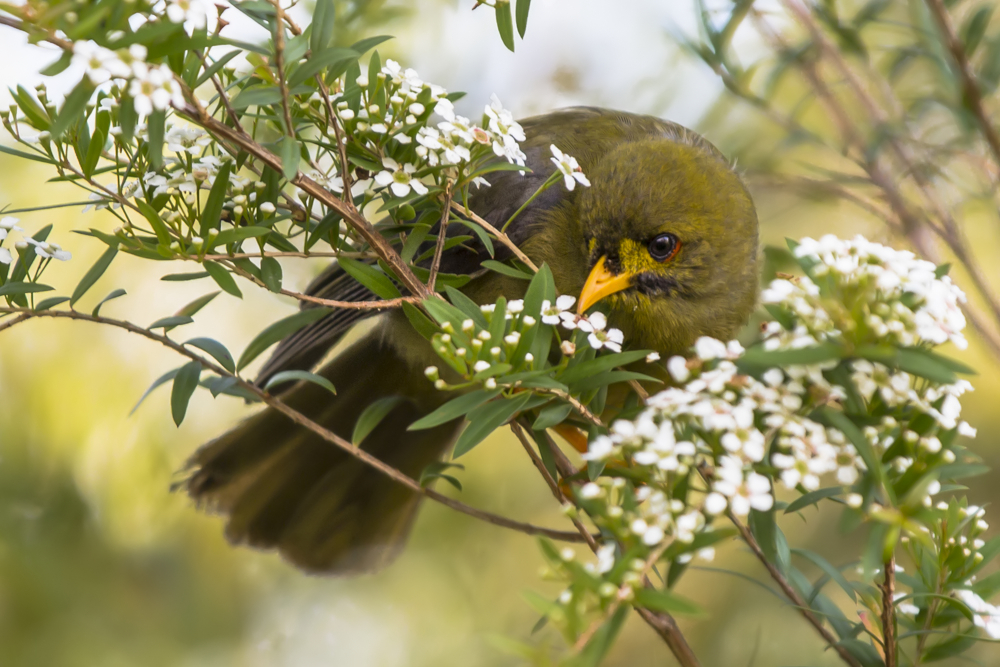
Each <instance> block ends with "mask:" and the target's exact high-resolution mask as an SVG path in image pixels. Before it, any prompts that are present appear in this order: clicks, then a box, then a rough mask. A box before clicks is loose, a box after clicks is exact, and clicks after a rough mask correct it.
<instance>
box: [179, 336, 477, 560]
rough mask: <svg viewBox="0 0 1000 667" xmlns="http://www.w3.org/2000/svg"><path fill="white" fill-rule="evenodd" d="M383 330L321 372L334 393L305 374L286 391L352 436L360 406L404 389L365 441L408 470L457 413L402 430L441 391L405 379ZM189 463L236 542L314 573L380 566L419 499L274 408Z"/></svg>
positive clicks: (447, 431) (446, 440)
mask: <svg viewBox="0 0 1000 667" xmlns="http://www.w3.org/2000/svg"><path fill="white" fill-rule="evenodd" d="M378 338H379V336H372V335H370V336H366V337H365V338H364V339H362V340H361V341H359V342H357V343H355V344H354V345H352V346H351V347H350V348H348V349H347V350H345V351H344V352H343V353H342V354H340V355H339V356H337V358H335V359H334V360H333V361H332V362H330V363H329V364H328V365H326V366H325V367H323V368H322V370H320V371H319V374H320V375H322V376H323V377H325V378H327V379H328V380H330V381H331V382H332V383H333V384H334V386H335V387H336V389H337V392H338V394H337V396H331V395H330V393H329V392H328V391H327V390H326V389H324V388H322V387H319V386H317V385H315V384H312V383H305V382H302V383H299V384H298V385H297V386H295V387H294V388H293V389H292V390H290V391H288V392H286V393H285V394H283V395H282V400H284V401H285V402H286V403H288V404H289V405H290V406H291V407H292V408H294V409H295V410H297V411H299V412H301V413H302V414H304V415H306V416H307V417H309V418H310V419H312V420H313V421H315V422H318V423H319V424H320V425H322V426H324V427H326V428H327V429H329V430H331V431H333V432H334V433H336V434H337V435H339V436H341V437H342V438H344V439H346V440H350V439H351V436H352V434H353V432H354V426H355V423H356V422H357V419H358V417H359V415H360V414H361V413H362V411H363V410H364V409H365V408H366V407H368V406H369V405H371V404H372V403H373V402H374V401H376V400H378V399H381V398H385V397H389V396H401V397H402V398H403V399H404V400H402V401H400V402H399V403H398V404H397V405H396V406H395V407H394V408H393V409H392V411H391V412H390V413H389V414H388V415H387V416H386V417H385V418H384V419H383V420H382V421H381V422H380V423H379V424H378V426H376V427H375V429H374V430H373V431H372V432H371V433H369V434H368V436H367V437H366V438H365V439H364V441H363V443H362V449H364V450H365V451H367V452H369V453H371V454H373V455H374V456H376V457H377V458H379V459H381V460H382V461H384V462H386V463H388V464H389V465H391V466H393V467H394V468H397V469H398V470H400V471H402V472H404V473H405V474H407V475H409V476H410V477H414V478H415V477H417V476H419V475H420V472H421V470H423V469H424V467H425V466H427V465H428V464H430V463H432V462H434V461H435V460H437V459H438V458H439V457H440V456H441V454H442V453H443V452H444V450H445V449H446V448H447V447H448V446H449V445H450V444H451V442H452V441H453V440H454V438H455V435H456V433H457V429H458V424H456V423H454V422H452V423H449V424H445V425H442V426H438V427H436V428H433V429H429V430H422V431H407V430H406V428H407V426H409V425H410V424H411V423H413V422H414V421H416V420H417V419H419V418H420V417H422V416H423V415H425V414H428V413H429V412H431V411H432V410H434V409H435V408H436V407H438V406H439V405H440V404H441V403H442V396H444V395H443V394H441V393H440V392H435V391H432V390H430V387H427V390H426V391H422V390H421V389H422V388H415V387H412V386H407V385H408V384H412V383H408V378H411V377H412V374H411V373H410V372H408V369H407V368H406V362H405V361H404V360H403V359H401V358H400V357H399V355H398V354H397V353H396V352H395V351H394V350H393V349H392V347H391V346H388V345H384V344H382V343H381V341H379V340H378ZM445 400H446V399H445ZM189 468H190V469H191V470H192V472H191V474H190V476H189V477H188V478H187V480H186V481H185V482H184V487H185V488H186V490H187V491H188V493H189V494H190V495H191V497H192V498H194V499H195V500H196V501H198V502H199V503H200V504H202V505H204V506H205V507H206V508H207V509H209V510H213V511H216V512H219V513H222V514H225V515H227V516H228V523H227V525H226V536H227V537H228V539H229V540H230V541H231V542H233V543H236V544H248V545H250V546H254V547H258V548H277V549H278V550H279V551H280V552H281V554H282V555H283V556H284V557H285V558H287V559H288V560H290V561H291V562H292V563H294V564H295V565H297V566H299V567H301V568H303V569H306V570H309V571H312V572H322V573H332V574H349V573H356V572H365V571H372V570H376V569H379V568H381V567H383V566H385V565H386V564H388V562H389V561H391V560H392V559H393V557H395V556H396V554H398V552H399V550H400V548H401V547H402V546H403V543H404V542H405V540H406V537H407V535H408V533H409V530H410V527H411V525H412V523H413V519H414V516H415V514H416V509H417V505H418V502H419V500H420V497H419V495H418V494H415V493H414V492H412V491H410V490H409V489H407V488H405V487H403V486H402V485H400V484H399V483H397V482H394V481H392V480H391V479H389V478H388V477H386V476H385V475H383V474H382V473H380V472H378V471H377V470H375V469H374V468H372V467H370V466H368V465H366V464H365V463H363V462H361V461H359V460H358V459H356V458H354V457H352V456H351V455H349V454H347V453H346V452H344V451H343V450H341V449H339V448H337V447H336V446H335V445H333V444H332V443H328V442H326V441H324V440H323V439H321V438H320V437H319V436H317V435H315V434H314V433H312V432H311V431H308V430H307V429H305V428H304V427H302V426H299V425H296V424H294V423H293V422H292V421H291V420H290V419H288V418H287V417H285V416H284V415H282V414H280V413H278V412H277V411H275V410H274V409H273V408H267V409H265V410H263V411H262V412H260V413H258V414H256V415H254V416H253V417H250V418H249V419H247V420H246V421H244V422H243V423H242V424H240V425H239V426H237V427H236V428H234V429H233V430H231V431H229V432H228V433H225V434H224V435H222V436H220V437H219V438H217V439H215V440H213V441H211V442H209V443H208V444H206V445H204V446H202V447H201V449H199V450H198V451H197V452H195V454H194V455H193V456H192V457H191V459H190V461H189Z"/></svg>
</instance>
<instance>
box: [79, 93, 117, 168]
mask: <svg viewBox="0 0 1000 667" xmlns="http://www.w3.org/2000/svg"><path fill="white" fill-rule="evenodd" d="M110 126H111V112H110V111H107V110H102V111H98V112H97V117H96V119H95V120H94V135H93V136H92V137H91V138H90V146H88V147H87V156H86V157H85V158H84V160H83V163H82V164H81V165H80V169H81V170H82V171H83V173H84V175H86V176H88V177H90V176H92V175H93V174H94V169H95V168H96V167H97V163H98V161H100V159H101V153H102V152H103V151H104V144H105V142H106V141H107V140H108V128H109V127H110Z"/></svg>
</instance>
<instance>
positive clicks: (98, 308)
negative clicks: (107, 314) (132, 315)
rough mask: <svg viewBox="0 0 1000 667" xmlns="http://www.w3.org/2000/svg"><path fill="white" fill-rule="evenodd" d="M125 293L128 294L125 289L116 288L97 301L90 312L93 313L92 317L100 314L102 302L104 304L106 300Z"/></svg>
mask: <svg viewBox="0 0 1000 667" xmlns="http://www.w3.org/2000/svg"><path fill="white" fill-rule="evenodd" d="M126 294H128V292H126V291H125V290H123V289H121V288H118V289H116V290H115V291H113V292H112V293H111V294H109V295H107V296H106V297H104V298H103V299H101V300H100V302H98V304H97V305H96V306H94V310H93V311H92V312H91V313H90V314H91V315H93V316H94V317H98V316H100V314H101V306H103V305H104V304H106V303H107V302H108V301H111V300H112V299H117V298H118V297H120V296H125V295H126Z"/></svg>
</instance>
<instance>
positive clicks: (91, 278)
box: [69, 248, 118, 306]
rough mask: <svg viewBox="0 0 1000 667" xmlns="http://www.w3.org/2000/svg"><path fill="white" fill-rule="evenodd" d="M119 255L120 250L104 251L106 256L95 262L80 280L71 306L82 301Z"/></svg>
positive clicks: (70, 303) (109, 249) (70, 302)
mask: <svg viewBox="0 0 1000 667" xmlns="http://www.w3.org/2000/svg"><path fill="white" fill-rule="evenodd" d="M117 254H118V248H108V249H107V250H105V251H104V254H103V255H101V256H100V257H99V258H98V259H97V261H96V262H94V265H93V266H92V267H90V270H89V271H87V273H86V274H85V275H84V276H83V278H82V279H81V280H80V282H79V284H78V285H77V286H76V289H75V290H73V296H72V297H71V298H70V301H69V305H71V306H72V305H75V304H76V302H77V301H79V300H80V297H82V296H83V295H84V294H86V293H87V290H89V289H90V288H91V286H93V284H94V283H96V282H97V280H98V279H99V278H100V277H101V276H103V275H104V272H105V271H107V270H108V267H109V266H110V265H111V260H113V259H114V258H115V255H117Z"/></svg>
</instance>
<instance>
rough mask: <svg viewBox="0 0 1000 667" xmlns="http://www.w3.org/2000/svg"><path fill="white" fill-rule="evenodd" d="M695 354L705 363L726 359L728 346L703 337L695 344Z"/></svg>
mask: <svg viewBox="0 0 1000 667" xmlns="http://www.w3.org/2000/svg"><path fill="white" fill-rule="evenodd" d="M694 353H695V354H696V355H698V358H699V359H701V360H703V361H709V360H711V359H722V358H724V357H726V344H725V343H723V342H722V341H720V340H716V339H714V338H709V337H708V336H702V337H700V338H699V339H698V340H696V341H695V342H694Z"/></svg>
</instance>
